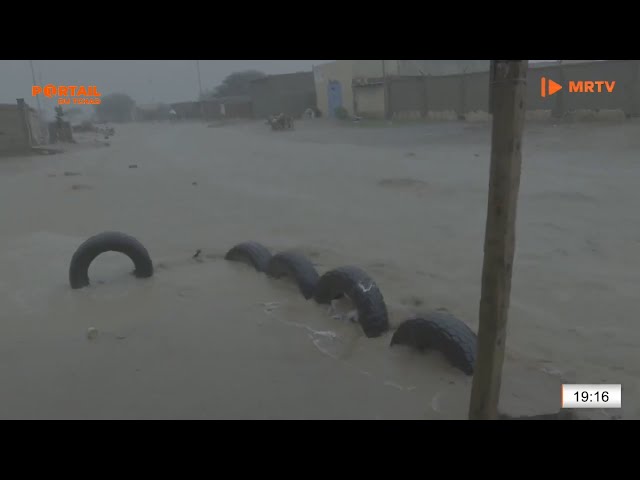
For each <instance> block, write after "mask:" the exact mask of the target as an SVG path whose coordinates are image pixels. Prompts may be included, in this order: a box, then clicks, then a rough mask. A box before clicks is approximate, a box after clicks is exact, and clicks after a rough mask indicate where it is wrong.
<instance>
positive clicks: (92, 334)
mask: <svg viewBox="0 0 640 480" xmlns="http://www.w3.org/2000/svg"><path fill="white" fill-rule="evenodd" d="M87 339H88V340H91V341H95V340H97V339H98V329H97V328H95V327H89V328H88V329H87Z"/></svg>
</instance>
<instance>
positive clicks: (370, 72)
mask: <svg viewBox="0 0 640 480" xmlns="http://www.w3.org/2000/svg"><path fill="white" fill-rule="evenodd" d="M351 61H352V62H353V78H379V77H382V76H383V73H384V74H386V75H398V62H399V60H351ZM383 62H384V71H383V68H382V67H383Z"/></svg>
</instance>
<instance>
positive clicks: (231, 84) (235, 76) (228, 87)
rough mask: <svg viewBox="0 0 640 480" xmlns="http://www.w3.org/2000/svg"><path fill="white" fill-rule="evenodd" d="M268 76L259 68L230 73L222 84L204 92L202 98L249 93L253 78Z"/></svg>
mask: <svg viewBox="0 0 640 480" xmlns="http://www.w3.org/2000/svg"><path fill="white" fill-rule="evenodd" d="M264 77H266V74H264V73H263V72H260V71H258V70H245V71H242V72H234V73H232V74H231V75H228V76H227V77H226V78H225V79H224V80H223V81H222V83H221V84H220V85H218V86H217V87H216V88H214V89H213V90H207V91H205V92H203V94H202V98H204V99H207V98H215V97H229V96H234V95H248V94H249V84H250V83H251V82H252V81H253V80H257V79H259V78H264Z"/></svg>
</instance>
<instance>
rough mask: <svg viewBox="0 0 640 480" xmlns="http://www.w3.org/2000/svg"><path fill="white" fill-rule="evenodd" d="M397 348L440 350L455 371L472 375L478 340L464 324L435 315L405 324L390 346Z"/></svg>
mask: <svg viewBox="0 0 640 480" xmlns="http://www.w3.org/2000/svg"><path fill="white" fill-rule="evenodd" d="M396 344H399V345H407V346H410V347H414V348H417V349H419V350H426V349H436V350H439V351H441V352H442V353H443V354H444V356H445V358H446V359H447V360H449V362H451V364H452V365H453V366H454V367H456V368H459V369H460V370H462V371H463V372H464V373H465V374H467V375H473V370H474V368H475V364H476V354H477V348H478V345H477V344H478V341H477V336H476V334H475V333H474V332H473V331H472V330H471V329H470V328H469V327H468V326H467V325H466V324H465V323H464V322H463V321H462V320H459V319H457V318H456V317H454V316H453V315H451V314H449V313H446V312H433V313H429V314H427V315H425V316H422V317H419V318H411V319H409V320H406V321H405V322H403V323H402V324H401V325H400V326H399V327H398V329H397V330H396V332H395V333H394V334H393V337H392V338H391V346H393V345H396Z"/></svg>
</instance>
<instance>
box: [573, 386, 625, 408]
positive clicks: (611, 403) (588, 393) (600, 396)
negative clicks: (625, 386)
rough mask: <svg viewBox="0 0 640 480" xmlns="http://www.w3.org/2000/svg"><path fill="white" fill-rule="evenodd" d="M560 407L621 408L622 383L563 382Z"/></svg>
mask: <svg viewBox="0 0 640 480" xmlns="http://www.w3.org/2000/svg"><path fill="white" fill-rule="evenodd" d="M562 408H622V385H620V384H564V385H562Z"/></svg>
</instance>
